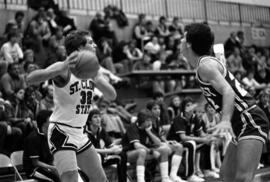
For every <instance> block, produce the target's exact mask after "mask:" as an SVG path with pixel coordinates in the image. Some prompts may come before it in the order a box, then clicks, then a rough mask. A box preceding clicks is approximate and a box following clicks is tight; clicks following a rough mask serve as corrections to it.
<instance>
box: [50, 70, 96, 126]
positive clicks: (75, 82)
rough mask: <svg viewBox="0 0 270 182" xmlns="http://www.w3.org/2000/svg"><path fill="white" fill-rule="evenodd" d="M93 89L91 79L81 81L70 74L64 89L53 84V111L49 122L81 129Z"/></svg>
mask: <svg viewBox="0 0 270 182" xmlns="http://www.w3.org/2000/svg"><path fill="white" fill-rule="evenodd" d="M94 87H95V84H94V82H93V81H92V80H91V79H88V80H81V79H79V78H76V77H75V76H74V75H73V74H72V73H70V79H69V82H68V83H67V84H66V85H65V86H64V87H58V86H56V85H55V83H54V93H53V99H54V110H53V113H52V115H51V117H50V121H52V122H58V123H63V124H66V125H70V126H73V127H83V126H84V125H85V123H86V120H87V117H88V114H89V112H90V109H91V102H92V97H93V92H94Z"/></svg>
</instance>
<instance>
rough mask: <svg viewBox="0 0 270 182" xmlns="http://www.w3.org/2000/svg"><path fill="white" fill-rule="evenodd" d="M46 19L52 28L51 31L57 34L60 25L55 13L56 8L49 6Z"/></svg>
mask: <svg viewBox="0 0 270 182" xmlns="http://www.w3.org/2000/svg"><path fill="white" fill-rule="evenodd" d="M46 15H47V16H46V21H47V23H48V25H49V28H50V31H51V33H52V35H54V34H56V31H57V28H58V25H57V23H56V22H55V18H56V15H55V14H54V10H53V9H52V8H49V9H48V10H47V14H46Z"/></svg>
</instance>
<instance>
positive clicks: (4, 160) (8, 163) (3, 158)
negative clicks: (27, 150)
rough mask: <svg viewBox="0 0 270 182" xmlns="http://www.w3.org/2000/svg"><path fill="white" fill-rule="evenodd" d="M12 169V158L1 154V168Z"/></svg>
mask: <svg viewBox="0 0 270 182" xmlns="http://www.w3.org/2000/svg"><path fill="white" fill-rule="evenodd" d="M5 167H12V164H11V161H10V158H9V157H8V156H6V155H5V154H0V168H5Z"/></svg>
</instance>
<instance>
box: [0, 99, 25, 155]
mask: <svg viewBox="0 0 270 182" xmlns="http://www.w3.org/2000/svg"><path fill="white" fill-rule="evenodd" d="M9 104H10V103H9V102H8V101H5V100H4V99H3V98H2V96H1V98H0V152H1V153H5V154H7V155H9V154H10V153H11V152H13V151H15V150H20V148H18V146H19V144H20V143H21V139H22V130H21V129H20V128H18V127H16V126H13V125H12V123H11V122H10V119H9V116H8V114H7V107H10V105H9Z"/></svg>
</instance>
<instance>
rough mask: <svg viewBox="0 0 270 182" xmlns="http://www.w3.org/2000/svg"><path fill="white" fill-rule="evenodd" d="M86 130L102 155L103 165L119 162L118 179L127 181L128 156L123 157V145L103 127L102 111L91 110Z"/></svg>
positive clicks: (122, 181) (121, 181)
mask: <svg viewBox="0 0 270 182" xmlns="http://www.w3.org/2000/svg"><path fill="white" fill-rule="evenodd" d="M85 131H86V133H87V135H88V137H89V138H90V140H91V142H92V143H93V145H94V146H95V148H96V151H97V153H98V154H99V155H100V157H101V162H102V165H103V167H106V166H109V165H112V164H117V173H118V181H119V182H125V181H126V179H127V176H126V167H127V166H126V164H127V162H126V160H125V158H126V157H125V156H123V157H122V154H123V153H122V146H121V145H117V144H116V143H115V142H113V141H112V139H111V138H110V136H109V134H108V133H107V132H106V131H105V130H104V129H103V128H102V127H101V113H100V111H99V110H98V109H93V110H92V111H90V113H89V115H88V118H87V124H86V128H85Z"/></svg>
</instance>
